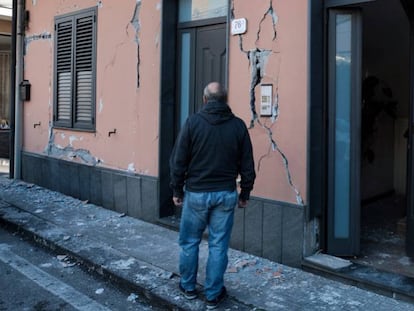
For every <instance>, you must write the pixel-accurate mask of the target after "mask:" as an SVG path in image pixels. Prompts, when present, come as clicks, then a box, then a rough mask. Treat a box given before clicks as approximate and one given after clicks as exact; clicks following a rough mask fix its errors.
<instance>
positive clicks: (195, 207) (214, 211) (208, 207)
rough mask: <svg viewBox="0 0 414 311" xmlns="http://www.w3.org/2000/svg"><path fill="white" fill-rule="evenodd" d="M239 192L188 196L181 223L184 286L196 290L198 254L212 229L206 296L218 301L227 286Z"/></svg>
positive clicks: (205, 288) (192, 194) (195, 193)
mask: <svg viewBox="0 0 414 311" xmlns="http://www.w3.org/2000/svg"><path fill="white" fill-rule="evenodd" d="M237 200H238V196H237V191H236V190H235V191H218V192H189V191H186V192H185V196H184V202H183V210H182V214H181V223H180V237H179V244H180V247H181V252H180V274H181V280H180V282H181V286H182V287H183V288H184V289H186V290H194V289H195V286H196V282H197V271H198V251H199V245H200V242H201V239H202V235H203V232H204V229H205V228H206V227H207V226H208V248H209V253H208V260H207V267H206V282H205V284H204V290H205V296H206V298H207V299H208V300H213V299H215V298H216V297H217V296H218V295H219V294H220V291H221V289H222V287H223V285H224V279H223V276H224V272H225V271H226V269H227V263H228V257H227V251H228V248H229V241H230V235H231V230H232V228H233V219H234V208H235V207H236V204H237Z"/></svg>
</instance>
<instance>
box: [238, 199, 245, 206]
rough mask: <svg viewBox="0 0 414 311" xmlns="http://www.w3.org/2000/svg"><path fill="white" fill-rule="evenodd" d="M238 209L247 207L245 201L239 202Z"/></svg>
mask: <svg viewBox="0 0 414 311" xmlns="http://www.w3.org/2000/svg"><path fill="white" fill-rule="evenodd" d="M238 207H239V208H245V207H247V201H245V200H239V205H238Z"/></svg>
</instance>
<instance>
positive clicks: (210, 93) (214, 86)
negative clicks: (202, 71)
mask: <svg viewBox="0 0 414 311" xmlns="http://www.w3.org/2000/svg"><path fill="white" fill-rule="evenodd" d="M203 100H204V103H207V102H208V101H213V100H214V101H219V102H223V103H225V102H227V92H226V90H225V89H224V88H223V87H222V86H221V84H220V83H218V82H210V83H209V84H207V86H206V87H205V88H204V94H203Z"/></svg>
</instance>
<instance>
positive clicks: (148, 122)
mask: <svg viewBox="0 0 414 311" xmlns="http://www.w3.org/2000/svg"><path fill="white" fill-rule="evenodd" d="M91 7H96V8H97V11H98V14H97V24H96V25H97V46H96V48H97V57H96V60H97V63H96V70H97V75H96V107H95V114H96V129H95V131H89V132H88V131H82V130H81V131H79V130H71V129H57V128H52V125H51V124H52V119H53V101H54V99H53V93H54V85H53V84H54V81H53V79H54V78H53V72H54V67H53V66H54V65H53V63H54V43H55V42H54V18H55V17H56V16H60V15H65V14H68V13H72V12H78V11H81V10H83V9H86V8H91ZM26 9H27V10H28V11H29V12H30V17H31V18H30V22H29V25H28V28H27V30H26V38H25V51H26V52H25V57H24V64H25V67H24V78H25V79H27V80H29V81H30V83H31V85H32V88H31V90H32V94H31V95H32V98H31V100H30V101H28V102H25V103H24V134H23V135H24V138H23V149H24V151H25V152H30V153H35V154H36V153H37V154H40V155H46V156H50V157H55V158H59V159H65V160H67V161H71V162H77V163H82V164H86V165H92V166H102V167H106V168H111V169H115V170H120V171H125V172H130V173H140V174H145V175H150V176H157V175H158V162H157V161H158V159H157V157H154V156H153V155H154V154H158V147H159V143H158V129H159V126H158V115H159V107H158V98H159V86H158V85H157V84H156V83H154V81H159V80H160V78H159V70H157V68H158V67H159V62H160V56H159V42H158V38H159V32H160V11H161V8H160V4H159V2H145V3H144V2H143V1H141V0H131V1H125V2H122V4H120V3H117V2H116V1H112V0H98V1H97V0H57V1H52V2H50V1H44V0H37V1H34V0H32V1H28V2H26ZM143 37H145V40H142V39H143ZM144 42H145V44H143V43H144ZM143 72H145V76H146V78H148V79H146V80H145V81H142V80H141V77H142V74H141V73H143ZM109 133H112V134H109Z"/></svg>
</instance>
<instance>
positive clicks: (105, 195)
mask: <svg viewBox="0 0 414 311" xmlns="http://www.w3.org/2000/svg"><path fill="white" fill-rule="evenodd" d="M112 176H113V173H112V172H110V171H102V172H101V187H102V189H101V191H102V205H103V207H105V208H107V209H111V210H114V185H113V181H112Z"/></svg>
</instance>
